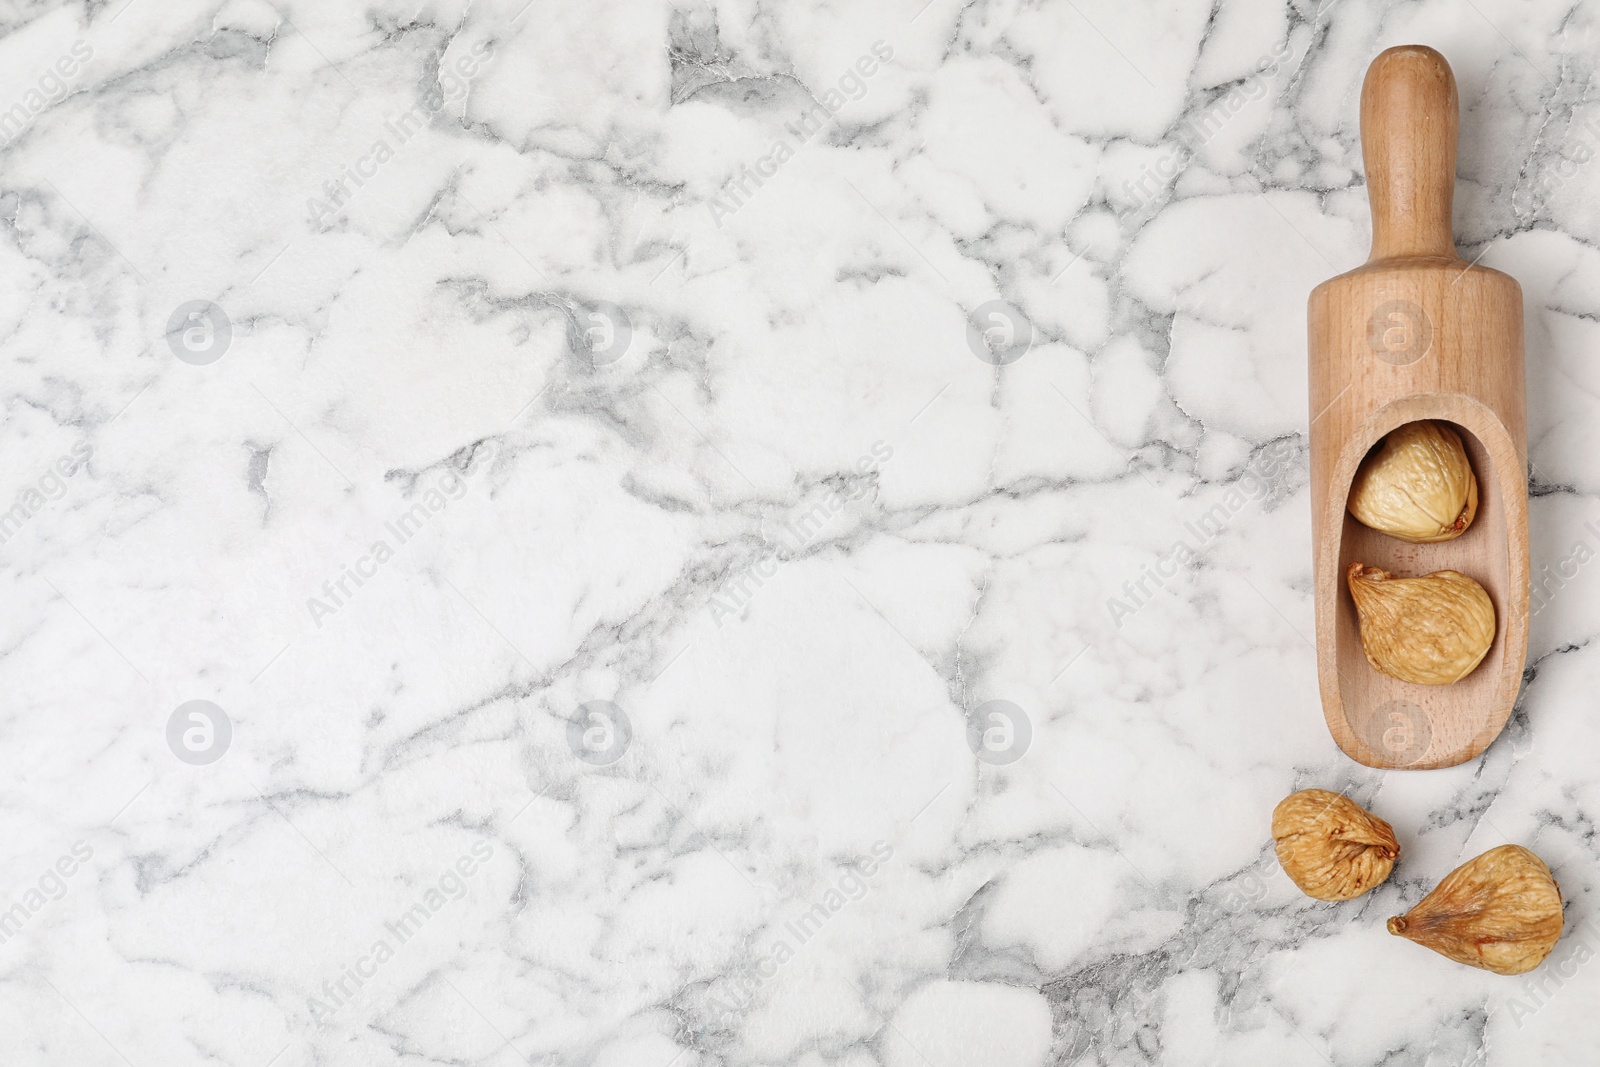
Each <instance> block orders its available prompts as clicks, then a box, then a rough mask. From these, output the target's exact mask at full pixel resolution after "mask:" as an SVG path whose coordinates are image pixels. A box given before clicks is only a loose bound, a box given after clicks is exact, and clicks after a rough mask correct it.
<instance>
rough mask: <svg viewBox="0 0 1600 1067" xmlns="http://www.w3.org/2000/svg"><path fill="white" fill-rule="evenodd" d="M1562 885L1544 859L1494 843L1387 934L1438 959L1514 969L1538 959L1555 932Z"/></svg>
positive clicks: (1501, 971) (1529, 965) (1500, 969)
mask: <svg viewBox="0 0 1600 1067" xmlns="http://www.w3.org/2000/svg"><path fill="white" fill-rule="evenodd" d="M1561 921H1562V914H1561V887H1560V886H1558V885H1556V880H1555V879H1554V878H1553V877H1551V875H1550V868H1549V867H1546V866H1545V863H1544V860H1541V859H1540V858H1539V857H1538V856H1535V855H1534V854H1533V853H1532V852H1529V851H1528V850H1527V849H1525V848H1523V847H1522V846H1521V845H1501V846H1500V847H1499V848H1492V849H1490V850H1489V851H1488V852H1485V853H1484V854H1483V855H1481V856H1479V857H1478V858H1477V859H1475V860H1470V861H1468V862H1467V863H1464V864H1462V865H1461V866H1460V867H1457V868H1456V869H1455V870H1453V871H1451V872H1450V873H1449V874H1447V875H1446V876H1445V879H1444V881H1442V882H1440V883H1439V884H1438V886H1437V887H1435V889H1434V891H1433V892H1431V893H1429V894H1428V895H1427V896H1425V897H1423V898H1422V901H1421V902H1420V903H1419V904H1418V905H1417V906H1416V907H1414V908H1412V909H1411V910H1410V911H1408V912H1406V913H1405V914H1404V915H1397V916H1395V917H1394V918H1393V919H1390V920H1389V932H1390V933H1391V934H1398V935H1399V936H1401V937H1404V938H1409V939H1410V940H1412V941H1415V942H1416V943H1417V944H1419V945H1421V946H1423V947H1424V948H1431V949H1433V951H1435V952H1437V953H1439V954H1440V955H1441V956H1448V957H1450V958H1451V959H1453V960H1455V961H1456V962H1457V963H1465V964H1466V965H1467V966H1469V967H1482V968H1483V969H1484V970H1487V971H1493V972H1494V973H1495V974H1521V973H1522V972H1524V971H1531V970H1533V969H1534V968H1535V967H1537V966H1539V964H1541V963H1543V962H1544V958H1545V957H1546V956H1548V955H1550V950H1551V949H1553V948H1555V947H1556V941H1557V939H1559V938H1560V937H1561Z"/></svg>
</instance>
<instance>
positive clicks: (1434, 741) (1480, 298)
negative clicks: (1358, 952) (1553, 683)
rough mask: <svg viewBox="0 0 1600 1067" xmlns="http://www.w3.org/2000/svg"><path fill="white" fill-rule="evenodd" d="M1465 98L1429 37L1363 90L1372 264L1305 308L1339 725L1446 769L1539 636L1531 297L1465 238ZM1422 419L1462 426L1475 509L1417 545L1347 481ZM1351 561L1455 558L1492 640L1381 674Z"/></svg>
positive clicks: (1325, 618) (1314, 496)
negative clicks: (1408, 673) (1415, 667)
mask: <svg viewBox="0 0 1600 1067" xmlns="http://www.w3.org/2000/svg"><path fill="white" fill-rule="evenodd" d="M1457 109H1458V103H1457V97H1456V86H1455V78H1454V77H1453V75H1452V74H1451V72H1450V66H1449V64H1448V63H1446V62H1445V60H1444V57H1443V56H1441V55H1440V54H1439V53H1438V52H1435V51H1434V50H1433V49H1431V48H1425V47H1422V46H1420V45H1406V46H1402V47H1399V48H1391V49H1389V50H1388V51H1386V52H1384V53H1383V54H1382V55H1380V56H1378V58H1377V59H1375V60H1373V62H1372V66H1371V67H1370V68H1369V69H1368V71H1367V78H1366V83H1365V84H1364V86H1363V87H1362V92H1361V146H1362V155H1363V157H1364V160H1365V163H1366V167H1367V186H1368V199H1369V201H1370V204H1371V208H1372V216H1373V217H1372V233H1373V239H1372V254H1371V257H1370V258H1369V259H1368V260H1367V262H1366V264H1365V265H1363V266H1361V267H1359V268H1357V269H1356V270H1353V271H1351V272H1349V273H1348V274H1342V275H1340V276H1339V277H1337V278H1333V279H1330V280H1329V281H1326V282H1323V283H1322V284H1321V285H1319V286H1318V287H1317V288H1316V289H1315V290H1313V292H1312V294H1311V300H1310V305H1309V308H1308V326H1309V354H1310V383H1311V419H1312V422H1311V504H1312V538H1313V553H1314V567H1315V570H1314V581H1315V589H1316V617H1317V674H1318V680H1319V683H1320V686H1321V690H1322V707H1323V714H1324V715H1325V716H1326V718H1327V722H1328V729H1329V730H1330V731H1331V732H1332V734H1333V737H1334V740H1335V741H1336V742H1338V744H1339V747H1340V748H1342V749H1343V750H1344V751H1345V753H1346V754H1348V755H1349V756H1350V757H1351V758H1352V759H1354V760H1356V761H1358V762H1360V763H1364V764H1367V765H1368V766H1372V767H1412V768H1430V767H1448V766H1452V765H1454V764H1458V763H1462V762H1465V761H1466V760H1469V759H1472V758H1473V757H1474V756H1476V755H1478V754H1479V753H1480V752H1482V751H1483V750H1484V749H1485V748H1486V747H1488V745H1489V743H1490V742H1491V741H1493V740H1494V738H1495V736H1496V735H1497V734H1499V732H1500V730H1501V728H1502V727H1504V725H1505V722H1506V719H1507V718H1508V717H1509V716H1510V714H1511V709H1512V706H1513V705H1514V704H1515V702H1516V697H1517V692H1518V689H1519V688H1520V686H1521V682H1522V670H1523V661H1524V658H1525V656H1526V654H1527V645H1528V488H1527V459H1526V456H1527V428H1526V413H1525V401H1524V383H1523V352H1522V290H1521V288H1520V287H1519V286H1518V285H1517V283H1516V281H1515V280H1514V279H1512V278H1510V277H1507V276H1506V275H1504V274H1501V273H1500V272H1498V271H1494V270H1490V269H1488V268H1487V267H1482V266H1472V265H1469V264H1468V263H1467V262H1466V261H1464V260H1463V259H1461V257H1460V256H1459V255H1458V254H1457V253H1456V250H1455V246H1454V243H1453V241H1452V240H1451V233H1450V213H1451V199H1452V196H1453V195H1454V190H1455V155H1456V130H1457V122H1458V111H1457ZM1417 419H1440V420H1443V421H1445V422H1449V423H1451V424H1453V425H1454V426H1455V427H1456V428H1457V430H1458V432H1460V433H1461V437H1462V441H1463V443H1464V444H1465V445H1466V447H1467V452H1468V457H1469V459H1470V460H1471V461H1472V467H1473V471H1474V472H1475V474H1476V476H1477V479H1478V489H1479V494H1480V496H1479V505H1478V515H1477V518H1476V520H1475V521H1474V522H1473V524H1472V525H1471V526H1470V527H1469V528H1468V529H1467V531H1466V533H1464V534H1463V535H1462V536H1460V537H1458V538H1456V539H1455V540H1453V541H1444V542H1440V543H1438V544H1429V545H1412V544H1407V543H1405V542H1403V541H1399V540H1397V539H1395V538H1392V537H1388V536H1386V535H1384V534H1381V533H1378V532H1377V531H1375V530H1370V529H1368V528H1367V527H1365V526H1363V525H1361V524H1360V523H1359V522H1357V521H1356V520H1355V519H1354V518H1353V517H1351V516H1350V514H1349V512H1348V511H1347V510H1346V506H1345V505H1346V500H1347V498H1348V496H1349V491H1350V483H1351V480H1352V478H1353V477H1354V475H1355V471H1356V468H1357V466H1358V465H1359V464H1360V462H1361V460H1362V458H1363V457H1364V456H1365V455H1366V453H1367V452H1368V450H1369V449H1370V448H1371V447H1372V446H1373V445H1375V444H1376V443H1377V442H1378V441H1379V440H1380V439H1381V438H1382V437H1383V435H1384V434H1386V433H1388V432H1389V431H1390V430H1392V429H1394V428H1395V427H1397V426H1401V425H1403V424H1405V423H1407V422H1412V421H1414V420H1417ZM1353 560H1360V561H1361V562H1363V563H1366V564H1369V565H1375V566H1379V567H1382V568H1383V569H1385V570H1388V571H1392V572H1395V573H1397V574H1401V575H1404V576H1406V577H1411V576H1415V575H1420V574H1425V573H1427V572H1429V571H1434V570H1440V569H1442V568H1451V569H1453V570H1458V571H1461V572H1462V573H1463V574H1467V575H1470V576H1471V577H1473V578H1475V579H1477V580H1478V581H1479V582H1480V583H1481V584H1482V585H1483V587H1484V588H1485V589H1486V590H1488V593H1489V596H1490V598H1491V599H1492V600H1493V601H1494V605H1495V614H1496V634H1495V640H1494V645H1493V646H1492V647H1491V648H1490V650H1489V653H1488V655H1487V656H1486V657H1485V658H1484V660H1483V662H1482V663H1481V664H1480V665H1479V666H1478V668H1477V669H1476V670H1475V671H1473V673H1472V674H1470V675H1468V676H1467V677H1466V678H1465V679H1463V680H1461V681H1460V682H1457V683H1455V684H1454V685H1447V686H1424V685H1413V684H1410V683H1407V682H1401V681H1398V680H1396V679H1393V678H1390V677H1388V676H1386V675H1383V674H1379V673H1378V672H1377V671H1375V670H1373V668H1372V667H1371V666H1370V665H1369V664H1368V663H1367V661H1366V657H1365V656H1364V655H1363V653H1362V650H1361V637H1360V633H1359V631H1358V628H1357V619H1356V611H1355V603H1354V601H1352V600H1351V598H1350V592H1349V590H1348V589H1347V588H1346V586H1345V584H1344V573H1345V569H1346V568H1347V567H1348V566H1349V564H1350V562H1351V561H1353Z"/></svg>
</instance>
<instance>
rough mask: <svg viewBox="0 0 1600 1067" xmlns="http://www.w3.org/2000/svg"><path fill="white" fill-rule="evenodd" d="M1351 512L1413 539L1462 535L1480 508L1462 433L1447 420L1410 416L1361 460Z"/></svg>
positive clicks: (1402, 537)
mask: <svg viewBox="0 0 1600 1067" xmlns="http://www.w3.org/2000/svg"><path fill="white" fill-rule="evenodd" d="M1346 506H1347V507H1349V509H1350V514H1352V515H1354V516H1355V517H1356V519H1357V520H1358V521H1359V522H1361V523H1362V524H1363V525H1365V526H1370V527H1372V528H1373V529H1374V530H1378V531H1380V532H1381V533H1386V534H1388V535H1389V536H1390V537H1398V538H1399V539H1400V540H1402V541H1410V542H1411V543H1412V544H1423V543H1427V542H1430V541H1448V540H1450V539H1451V538H1453V537H1460V536H1461V533H1462V531H1464V530H1465V529H1466V528H1467V527H1468V526H1470V525H1471V524H1472V518H1473V516H1474V515H1476V514H1477V513H1478V479H1477V478H1475V477H1473V474H1472V464H1471V463H1470V462H1468V460H1467V450H1466V449H1465V448H1463V447H1462V446H1461V437H1460V435H1458V434H1457V433H1456V432H1455V430H1453V429H1451V428H1450V426H1449V425H1447V424H1446V423H1442V422H1432V421H1423V422H1408V423H1406V424H1405V425H1404V426H1401V427H1399V428H1398V429H1395V430H1393V431H1391V432H1390V433H1389V434H1388V436H1386V437H1384V439H1383V440H1382V441H1380V442H1379V443H1378V447H1377V448H1376V449H1375V450H1374V451H1373V452H1372V453H1371V454H1370V455H1368V456H1367V458H1366V459H1364V460H1362V461H1361V466H1360V467H1359V468H1357V470H1356V476H1355V479H1354V480H1353V481H1352V482H1351V483H1350V499H1349V501H1348V503H1347V505H1346Z"/></svg>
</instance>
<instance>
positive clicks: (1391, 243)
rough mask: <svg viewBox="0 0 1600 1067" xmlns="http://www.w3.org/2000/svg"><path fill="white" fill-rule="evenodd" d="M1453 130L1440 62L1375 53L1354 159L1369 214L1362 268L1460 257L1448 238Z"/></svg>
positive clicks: (1409, 52) (1449, 83)
mask: <svg viewBox="0 0 1600 1067" xmlns="http://www.w3.org/2000/svg"><path fill="white" fill-rule="evenodd" d="M1459 123H1460V115H1459V104H1458V101H1457V97H1456V79H1455V76H1454V75H1453V74H1451V73H1450V64H1449V63H1447V62H1445V58H1444V56H1442V55H1440V54H1439V53H1438V52H1436V51H1434V50H1433V49H1432V48H1429V47H1427V46H1426V45H1420V44H1407V45H1400V46H1399V47H1396V48H1390V49H1388V50H1386V51H1384V52H1383V53H1381V54H1380V55H1379V56H1378V58H1377V59H1374V60H1373V61H1372V66H1370V67H1368V68H1367V78H1366V81H1365V82H1364V83H1363V84H1362V86H1361V155H1362V159H1363V161H1364V162H1365V163H1366V168H1367V200H1368V202H1369V203H1370V205H1371V207H1372V255H1371V256H1370V257H1369V259H1368V262H1376V261H1378V260H1381V259H1393V258H1396V257H1402V256H1444V257H1448V258H1452V259H1455V258H1460V257H1459V256H1458V255H1457V253H1456V246H1455V241H1454V240H1453V239H1452V236H1451V232H1450V206H1451V201H1452V200H1453V199H1454V197H1455V188H1456V137H1457V127H1458V125H1459Z"/></svg>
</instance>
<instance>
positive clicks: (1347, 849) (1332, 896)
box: [1272, 789, 1400, 900]
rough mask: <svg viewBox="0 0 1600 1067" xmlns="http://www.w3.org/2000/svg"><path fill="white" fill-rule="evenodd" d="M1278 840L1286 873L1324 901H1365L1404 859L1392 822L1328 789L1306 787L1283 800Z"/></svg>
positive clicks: (1275, 820) (1276, 821)
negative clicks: (1400, 857)
mask: <svg viewBox="0 0 1600 1067" xmlns="http://www.w3.org/2000/svg"><path fill="white" fill-rule="evenodd" d="M1272 839H1273V841H1274V843H1275V844H1276V846H1277V852H1278V862H1279V863H1280V864H1282V865H1283V871H1284V873H1285V874H1287V875H1288V876H1289V877H1290V878H1292V879H1294V884H1295V885H1297V886H1299V887H1300V891H1301V892H1302V893H1305V894H1306V895H1307V896H1310V897H1316V898H1317V899H1318V900H1349V899H1351V898H1352V897H1359V896H1360V895H1361V894H1362V893H1365V892H1366V891H1367V890H1369V889H1371V888H1372V887H1373V886H1375V885H1378V884H1379V883H1381V882H1382V881H1383V880H1384V879H1385V878H1387V877H1389V872H1390V870H1392V869H1393V868H1394V859H1395V857H1396V856H1398V855H1400V842H1398V841H1396V840H1395V837H1394V830H1393V829H1391V828H1390V826H1389V824H1388V823H1386V822H1384V821H1383V820H1382V819H1380V818H1378V817H1377V816H1376V815H1374V814H1372V813H1371V812H1369V811H1365V810H1363V809H1362V808H1361V807H1360V806H1359V805H1358V804H1356V803H1355V801H1353V800H1351V799H1350V798H1349V797H1346V796H1342V795H1341V794H1339V793H1330V792H1328V791H1327V790H1326V789H1302V790H1300V792H1298V793H1291V794H1289V795H1288V796H1286V797H1284V798H1283V799H1282V800H1281V801H1279V802H1278V806H1277V807H1276V808H1274V809H1273V811H1272Z"/></svg>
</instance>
